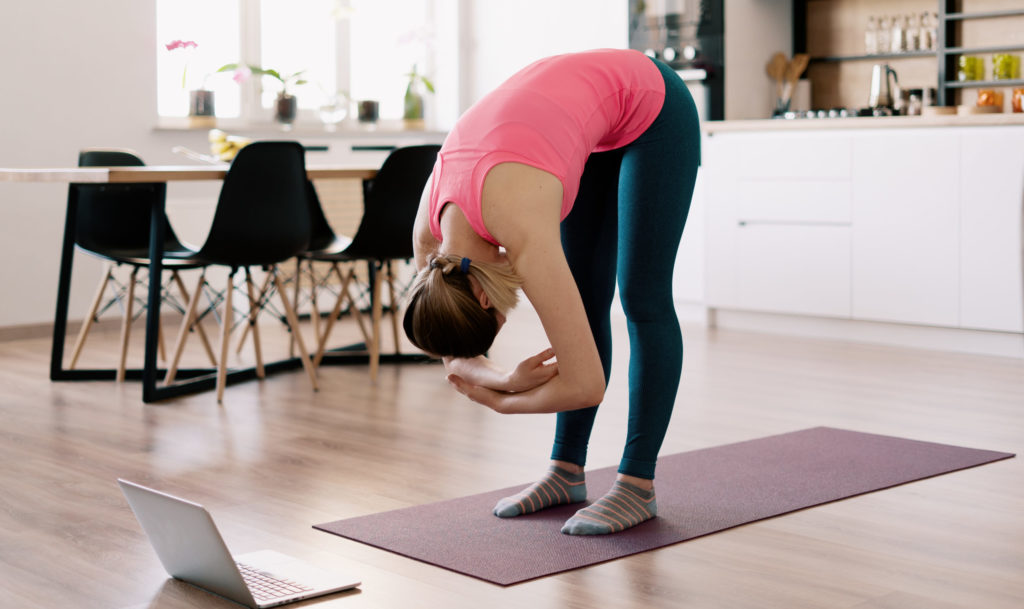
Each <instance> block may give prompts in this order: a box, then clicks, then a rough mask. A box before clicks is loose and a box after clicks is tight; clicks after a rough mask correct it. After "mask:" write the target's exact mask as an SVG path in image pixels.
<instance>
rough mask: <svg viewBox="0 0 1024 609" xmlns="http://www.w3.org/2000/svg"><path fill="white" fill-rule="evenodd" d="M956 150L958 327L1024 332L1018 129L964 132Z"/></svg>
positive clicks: (1022, 152)
mask: <svg viewBox="0 0 1024 609" xmlns="http://www.w3.org/2000/svg"><path fill="white" fill-rule="evenodd" d="M962 138H963V139H962V145H961V147H960V163H961V167H962V169H961V179H960V324H961V325H962V326H963V327H965V328H975V329H980V330H1003V331H1012V332H1021V331H1024V306H1022V302H1021V301H1022V295H1024V288H1022V286H1021V280H1022V276H1024V271H1022V269H1021V257H1022V254H1024V251H1022V249H1021V232H1022V229H1024V225H1022V223H1021V210H1022V209H1024V127H999V128H978V129H969V130H965V131H964V133H963V135H962Z"/></svg>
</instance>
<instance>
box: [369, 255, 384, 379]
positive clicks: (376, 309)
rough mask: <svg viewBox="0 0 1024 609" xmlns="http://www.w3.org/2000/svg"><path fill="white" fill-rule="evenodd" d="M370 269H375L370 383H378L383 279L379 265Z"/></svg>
mask: <svg viewBox="0 0 1024 609" xmlns="http://www.w3.org/2000/svg"><path fill="white" fill-rule="evenodd" d="M370 267H371V268H372V269H373V271H372V272H373V275H374V276H373V294H372V295H371V296H370V304H371V309H372V313H373V316H372V323H371V326H372V327H373V336H372V338H371V339H370V345H369V347H370V381H371V382H374V383H376V382H377V374H378V372H379V371H380V317H381V302H380V282H381V278H382V277H383V273H382V272H381V269H380V268H379V267H378V266H377V263H375V262H371V263H370Z"/></svg>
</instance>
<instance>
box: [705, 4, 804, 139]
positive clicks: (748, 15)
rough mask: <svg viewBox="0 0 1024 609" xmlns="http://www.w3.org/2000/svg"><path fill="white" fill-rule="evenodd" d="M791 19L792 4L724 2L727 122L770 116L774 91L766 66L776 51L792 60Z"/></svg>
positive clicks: (773, 102) (773, 101)
mask: <svg viewBox="0 0 1024 609" xmlns="http://www.w3.org/2000/svg"><path fill="white" fill-rule="evenodd" d="M792 15H793V2H792V0H728V1H727V2H725V118H726V120H741V119H757V118H769V117H770V116H771V112H772V109H773V108H774V104H775V87H774V85H773V83H772V81H771V79H769V77H768V75H767V74H766V73H765V65H766V64H767V63H768V60H769V59H771V56H772V54H774V53H775V52H776V51H779V52H781V53H783V54H785V55H786V57H787V58H789V57H791V56H792V54H793V18H792ZM805 109H806V108H805Z"/></svg>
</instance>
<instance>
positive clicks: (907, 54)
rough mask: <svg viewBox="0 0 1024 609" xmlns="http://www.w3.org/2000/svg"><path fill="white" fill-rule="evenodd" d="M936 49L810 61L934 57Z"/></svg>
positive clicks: (842, 56)
mask: <svg viewBox="0 0 1024 609" xmlns="http://www.w3.org/2000/svg"><path fill="white" fill-rule="evenodd" d="M937 52H938V51H902V52H900V53H874V54H871V55H830V56H825V57H811V61H812V62H821V63H828V62H837V61H867V60H877V59H904V58H910V57H935V55H936V53H937Z"/></svg>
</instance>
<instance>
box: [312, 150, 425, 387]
mask: <svg viewBox="0 0 1024 609" xmlns="http://www.w3.org/2000/svg"><path fill="white" fill-rule="evenodd" d="M440 149H441V147H440V146H436V145H424V146H406V147H403V148H397V149H395V150H394V151H392V152H391V154H389V155H388V157H387V159H385V161H384V164H383V165H382V166H381V168H380V171H379V172H378V173H377V175H376V176H375V177H374V178H373V179H372V180H366V181H365V182H363V217H362V220H361V221H360V223H359V228H358V229H357V230H356V234H355V236H353V237H352V239H347V238H344V237H339V236H337V235H335V233H334V231H333V230H331V227H330V224H329V223H328V222H327V218H326V217H325V216H324V212H323V209H322V208H321V206H320V200H319V199H318V198H317V196H316V191H315V190H314V189H313V188H312V185H311V184H310V185H308V187H307V188H308V189H309V191H310V195H309V197H308V200H309V205H310V216H311V219H312V228H313V231H312V235H311V237H310V248H309V251H307V252H305V253H304V254H302V257H303V258H304V259H305V260H306V261H308V263H309V265H308V271H309V273H310V276H311V277H314V288H313V289H314V292H315V290H316V289H317V285H318V282H317V280H316V278H315V274H314V272H313V263H314V262H328V263H330V264H331V270H330V271H329V272H328V273H327V277H330V275H331V274H332V273H333V274H334V275H335V276H336V277H337V279H338V282H339V284H340V288H339V289H338V298H337V300H336V301H335V303H334V308H333V310H332V311H331V314H330V315H329V316H328V317H327V323H326V326H325V327H324V330H323V332H322V333H320V334H319V344H318V345H317V350H316V354H315V355H314V356H313V364H314V365H319V364H320V361H321V360H322V359H323V356H324V352H325V349H326V344H327V339H328V337H329V336H330V333H331V329H332V328H333V327H334V322H335V320H336V319H337V318H338V316H339V315H340V314H341V310H342V307H343V306H344V305H345V303H346V302H347V303H348V304H349V310H350V311H351V312H352V313H353V316H354V317H355V318H356V320H357V322H358V324H359V328H360V330H361V331H362V334H363V338H364V339H365V340H366V346H367V351H368V352H369V356H370V378H371V379H372V380H374V381H376V379H377V372H378V369H379V365H380V321H381V317H382V315H383V304H382V302H381V294H380V291H381V283H382V282H386V283H387V285H388V292H389V298H390V306H389V312H390V313H391V322H392V324H391V326H392V332H393V335H394V340H395V353H396V354H397V353H399V351H400V347H399V334H398V301H397V298H396V289H395V274H394V271H393V269H392V261H395V260H408V259H411V258H412V257H413V250H412V227H413V223H414V222H415V220H416V210H417V208H418V207H419V202H420V195H421V194H422V193H423V187H424V186H425V185H426V183H427V180H428V179H429V178H430V173H431V171H432V170H433V168H434V162H435V161H436V160H437V153H438V151H439V150H440ZM358 262H366V263H367V264H368V268H369V278H368V281H369V289H370V310H371V328H370V330H369V331H367V329H366V327H365V325H364V323H363V320H362V315H361V312H360V310H359V305H358V303H357V302H356V300H355V299H354V298H353V297H352V294H351V292H350V291H349V286H350V284H351V283H352V282H353V281H354V280H355V279H356V268H355V265H354V264H349V265H348V268H347V270H346V271H345V272H344V273H342V271H341V268H340V265H341V264H344V263H358ZM297 283H298V282H297ZM314 303H315V300H314ZM313 314H314V317H316V316H318V315H319V313H318V312H317V311H316V307H315V304H314V311H313Z"/></svg>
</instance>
